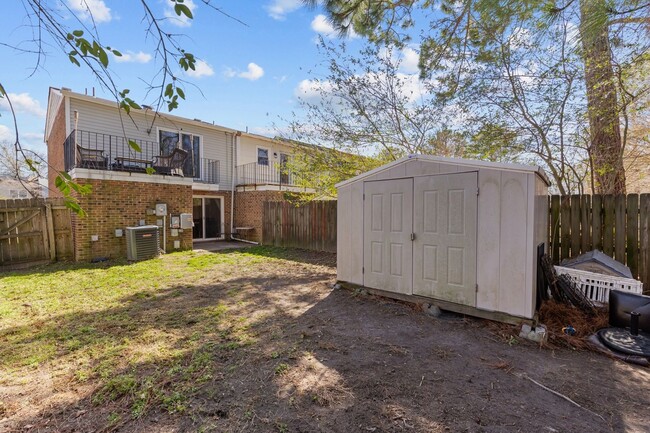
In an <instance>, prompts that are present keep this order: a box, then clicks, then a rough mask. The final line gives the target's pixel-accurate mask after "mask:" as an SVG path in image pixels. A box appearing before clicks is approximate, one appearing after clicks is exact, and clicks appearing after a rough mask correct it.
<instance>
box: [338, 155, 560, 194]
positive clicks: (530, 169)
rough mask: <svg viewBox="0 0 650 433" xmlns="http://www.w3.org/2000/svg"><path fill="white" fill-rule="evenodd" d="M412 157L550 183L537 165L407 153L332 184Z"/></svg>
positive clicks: (379, 169)
mask: <svg viewBox="0 0 650 433" xmlns="http://www.w3.org/2000/svg"><path fill="white" fill-rule="evenodd" d="M412 159H414V160H421V161H431V162H440V163H443V164H456V165H461V166H464V167H471V168H492V169H500V170H507V171H515V172H525V173H536V174H537V175H539V176H540V177H541V178H542V180H544V182H546V184H547V185H550V184H551V183H550V182H549V180H548V177H546V173H544V170H543V169H542V168H541V167H538V166H532V165H523V164H514V163H504V162H490V161H477V160H471V159H461V158H445V157H442V156H432V155H409V156H405V157H403V158H400V159H398V160H396V161H393V162H390V163H388V164H385V165H382V166H381V167H377V168H375V169H373V170H370V171H367V172H365V173H361V174H360V175H357V176H355V177H353V178H350V179H348V180H344V181H343V182H339V183H337V184H336V185H334V186H335V187H336V188H340V187H342V186H345V185H348V184H350V183H353V182H356V181H359V180H361V179H364V178H366V177H368V176H371V175H373V174H377V173H381V172H382V171H384V170H388V169H390V168H392V167H395V166H396V165H400V164H404V163H405V162H406V161H409V160H412Z"/></svg>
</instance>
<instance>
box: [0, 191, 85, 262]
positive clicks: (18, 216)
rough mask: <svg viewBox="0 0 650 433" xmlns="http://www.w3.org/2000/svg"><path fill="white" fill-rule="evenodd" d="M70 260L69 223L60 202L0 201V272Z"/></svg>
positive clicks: (65, 211)
mask: <svg viewBox="0 0 650 433" xmlns="http://www.w3.org/2000/svg"><path fill="white" fill-rule="evenodd" d="M52 206H56V208H55V209H56V210H52ZM72 258H74V249H73V245H72V222H71V218H70V211H69V209H67V208H66V207H65V203H64V201H63V199H58V198H55V199H12V200H0V270H5V269H13V268H15V267H25V266H29V265H30V264H41V263H43V262H44V261H52V260H67V259H72Z"/></svg>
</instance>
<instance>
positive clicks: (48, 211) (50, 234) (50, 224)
mask: <svg viewBox="0 0 650 433" xmlns="http://www.w3.org/2000/svg"><path fill="white" fill-rule="evenodd" d="M45 220H46V222H47V238H48V239H49V244H50V260H51V261H54V260H56V239H55V238H54V220H53V219H52V205H51V204H50V203H46V204H45ZM43 236H45V233H43Z"/></svg>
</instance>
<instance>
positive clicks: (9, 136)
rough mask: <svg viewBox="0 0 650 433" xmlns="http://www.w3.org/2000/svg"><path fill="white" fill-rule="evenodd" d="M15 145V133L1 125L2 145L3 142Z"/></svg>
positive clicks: (0, 141)
mask: <svg viewBox="0 0 650 433" xmlns="http://www.w3.org/2000/svg"><path fill="white" fill-rule="evenodd" d="M5 141H6V142H8V143H13V141H14V131H13V130H12V129H9V128H8V127H7V126H5V125H0V143H2V142H5Z"/></svg>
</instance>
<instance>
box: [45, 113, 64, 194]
mask: <svg viewBox="0 0 650 433" xmlns="http://www.w3.org/2000/svg"><path fill="white" fill-rule="evenodd" d="M66 138H67V137H66V133H65V104H63V103H62V104H61V106H60V107H59V112H58V113H57V114H56V117H55V118H54V123H53V124H52V131H51V133H50V137H49V140H48V141H47V163H48V165H49V167H48V170H47V187H48V188H49V197H62V196H63V194H61V192H59V190H58V189H57V188H56V187H55V186H54V180H55V179H56V176H57V175H58V172H62V171H63V170H64V168H65V159H64V156H63V143H64V142H65V139H66Z"/></svg>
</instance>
